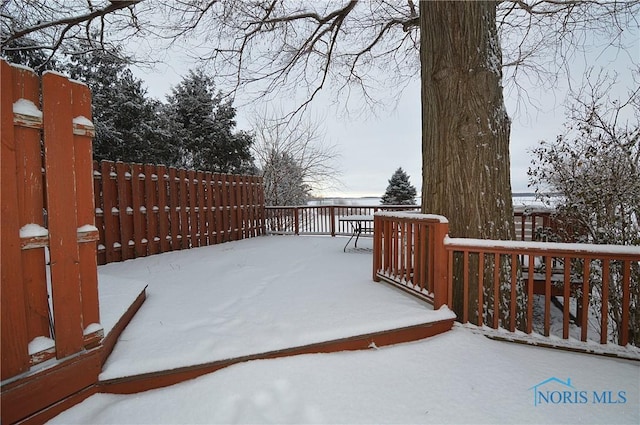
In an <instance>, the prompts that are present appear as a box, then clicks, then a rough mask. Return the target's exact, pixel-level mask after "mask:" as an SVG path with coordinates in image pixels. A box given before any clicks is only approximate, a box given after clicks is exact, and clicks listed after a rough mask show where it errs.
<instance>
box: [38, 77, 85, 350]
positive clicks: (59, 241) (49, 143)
mask: <svg viewBox="0 0 640 425" xmlns="http://www.w3.org/2000/svg"><path fill="white" fill-rule="evenodd" d="M42 90H43V105H42V109H43V115H44V150H45V164H46V172H47V203H48V220H49V248H50V256H51V257H50V258H51V289H52V297H53V302H54V305H53V307H54V308H53V316H54V330H55V336H56V356H57V358H63V357H67V356H70V355H72V354H75V353H78V352H79V351H81V350H82V348H83V329H82V300H81V295H80V267H79V263H80V254H79V252H78V251H79V250H78V242H77V229H78V224H77V218H76V184H75V181H74V173H70V172H69V170H72V169H73V167H74V149H73V123H72V119H73V115H72V109H71V83H70V82H69V80H67V79H66V78H64V77H62V76H61V75H59V74H56V73H51V72H45V74H44V75H43V76H42Z"/></svg>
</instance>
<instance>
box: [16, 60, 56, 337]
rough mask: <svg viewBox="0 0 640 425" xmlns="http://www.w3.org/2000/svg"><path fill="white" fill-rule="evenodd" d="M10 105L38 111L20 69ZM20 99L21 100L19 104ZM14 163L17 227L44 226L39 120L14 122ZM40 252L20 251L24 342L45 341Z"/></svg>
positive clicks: (28, 75) (31, 82)
mask: <svg viewBox="0 0 640 425" xmlns="http://www.w3.org/2000/svg"><path fill="white" fill-rule="evenodd" d="M12 72H13V81H14V85H13V101H14V102H17V101H21V102H24V101H25V100H26V101H29V102H31V103H32V104H33V105H34V107H35V108H38V110H39V109H40V79H39V78H38V76H37V75H36V74H34V73H33V72H31V71H29V70H26V69H24V68H15V67H13V68H12ZM20 99H22V100H20ZM14 124H15V127H14V138H15V147H16V160H17V161H18V164H19V166H18V170H17V171H18V180H17V183H18V205H17V207H18V211H19V214H20V227H22V226H24V225H26V224H31V223H33V224H37V225H40V226H43V227H44V225H45V223H44V214H43V211H44V181H43V176H42V167H43V164H42V152H41V150H42V149H41V146H40V131H41V130H42V116H41V113H40V116H39V117H37V118H36V117H33V118H30V119H26V120H25V119H14ZM45 267H46V265H45V252H44V248H38V249H29V250H24V251H22V274H23V283H24V289H25V295H26V304H27V305H26V307H27V311H26V315H27V327H28V332H29V333H28V339H29V340H33V339H34V338H35V337H38V336H46V337H49V336H50V335H49V302H48V294H47V280H46V269H45Z"/></svg>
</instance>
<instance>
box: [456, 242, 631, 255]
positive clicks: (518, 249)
mask: <svg viewBox="0 0 640 425" xmlns="http://www.w3.org/2000/svg"><path fill="white" fill-rule="evenodd" d="M444 244H445V246H447V247H450V248H460V249H466V250H470V251H473V250H474V249H476V251H478V250H482V251H483V252H498V251H500V252H502V251H510V252H514V253H517V254H527V253H530V252H534V251H535V252H544V253H545V254H548V255H560V254H563V255H564V254H569V255H571V256H573V257H589V256H590V257H593V256H599V257H616V258H621V259H622V258H625V259H626V258H627V257H629V258H630V259H635V260H640V246H635V245H604V244H602V245H596V244H586V243H563V242H535V241H500V240H491V239H471V238H450V237H447V238H445V241H444ZM474 252H475V251H474Z"/></svg>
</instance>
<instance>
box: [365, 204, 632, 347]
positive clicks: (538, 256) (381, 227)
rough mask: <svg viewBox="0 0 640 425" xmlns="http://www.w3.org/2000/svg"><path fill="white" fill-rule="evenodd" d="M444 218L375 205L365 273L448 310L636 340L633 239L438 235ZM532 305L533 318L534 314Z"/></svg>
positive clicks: (585, 335) (518, 326)
mask: <svg viewBox="0 0 640 425" xmlns="http://www.w3.org/2000/svg"><path fill="white" fill-rule="evenodd" d="M447 228H448V224H447V223H446V219H444V218H443V217H438V216H430V215H423V214H415V213H413V214H412V213H393V212H380V213H377V214H376V216H375V226H374V252H373V254H374V264H373V278H374V280H376V281H378V280H381V279H382V280H385V281H388V282H390V283H393V284H395V285H397V286H400V287H402V288H403V289H405V290H408V291H411V292H414V293H416V294H417V295H419V296H421V297H423V298H426V299H427V300H429V301H431V302H433V304H434V306H435V307H436V308H437V307H439V306H441V305H442V304H447V305H449V306H450V307H452V308H453V309H454V310H455V312H456V314H458V320H459V321H460V322H462V323H468V322H471V323H473V324H475V325H478V326H488V327H491V328H493V329H506V330H508V331H511V332H514V331H516V330H520V331H524V332H526V333H527V334H531V333H532V332H534V331H535V332H537V333H541V334H543V335H544V336H550V335H552V334H553V332H552V329H551V328H552V306H551V302H552V300H555V299H556V297H557V299H562V303H560V302H559V301H558V302H559V303H560V306H559V307H560V309H561V310H559V311H561V313H560V314H561V318H557V319H556V323H555V324H556V325H557V326H558V327H559V329H558V332H559V334H558V335H555V336H558V337H560V338H562V339H565V340H567V339H575V340H581V341H587V340H588V339H590V340H595V341H597V342H599V343H601V344H606V343H613V344H617V345H621V346H626V345H627V344H633V345H636V346H638V345H639V342H640V332H639V331H638V325H639V324H640V311H639V309H638V306H639V305H640V247H637V246H611V245H592V244H575V243H573V244H569V243H550V242H534V241H491V240H478V239H464V238H455V239H454V238H449V237H446V234H447V231H448V230H447ZM534 308H537V309H538V313H539V315H541V316H542V323H539V324H537V326H536V324H535V323H534Z"/></svg>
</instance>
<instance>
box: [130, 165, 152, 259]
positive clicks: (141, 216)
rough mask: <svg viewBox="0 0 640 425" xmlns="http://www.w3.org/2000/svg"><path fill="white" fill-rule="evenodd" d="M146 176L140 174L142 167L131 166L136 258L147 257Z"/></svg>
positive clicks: (147, 212) (133, 237)
mask: <svg viewBox="0 0 640 425" xmlns="http://www.w3.org/2000/svg"><path fill="white" fill-rule="evenodd" d="M145 181H146V176H145V175H144V173H143V172H142V165H140V164H131V207H132V208H133V236H132V239H133V242H134V252H135V256H136V257H144V256H146V255H147V245H148V244H149V239H148V238H147V229H146V221H147V215H148V214H149V211H147V207H146V205H145V197H146V194H145Z"/></svg>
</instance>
